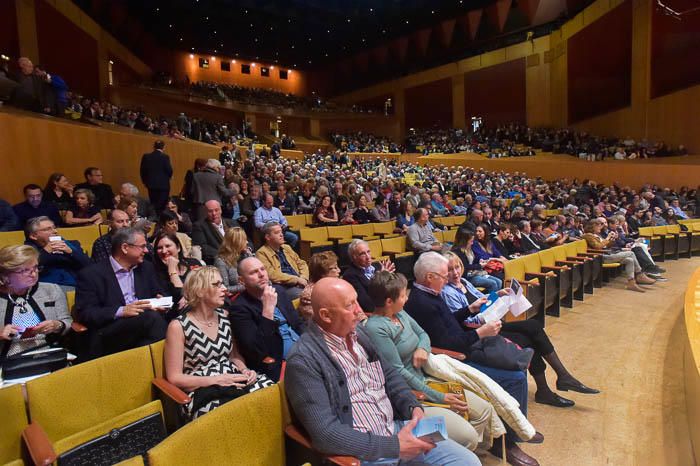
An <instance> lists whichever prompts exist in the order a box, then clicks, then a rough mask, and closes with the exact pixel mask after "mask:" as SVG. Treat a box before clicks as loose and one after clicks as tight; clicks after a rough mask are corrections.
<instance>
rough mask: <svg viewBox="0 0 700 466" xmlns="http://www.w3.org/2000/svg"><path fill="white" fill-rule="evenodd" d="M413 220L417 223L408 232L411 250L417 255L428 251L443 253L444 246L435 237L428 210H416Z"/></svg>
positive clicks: (421, 208)
mask: <svg viewBox="0 0 700 466" xmlns="http://www.w3.org/2000/svg"><path fill="white" fill-rule="evenodd" d="M413 218H414V219H415V222H414V223H413V225H411V226H410V227H408V229H407V230H406V239H407V242H408V244H409V245H410V247H411V249H413V251H415V252H416V254H422V253H424V252H428V251H442V249H443V247H444V246H443V244H442V243H440V242H439V241H438V240H437V239H435V235H433V230H434V227H433V225H432V223H430V215H429V213H428V210H427V209H425V208H423V207H420V208H418V209H416V212H415V213H414V214H413Z"/></svg>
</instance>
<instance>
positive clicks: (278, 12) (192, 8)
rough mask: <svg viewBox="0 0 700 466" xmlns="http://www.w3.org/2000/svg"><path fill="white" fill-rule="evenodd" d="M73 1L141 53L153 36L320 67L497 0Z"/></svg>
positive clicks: (174, 44)
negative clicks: (147, 37)
mask: <svg viewBox="0 0 700 466" xmlns="http://www.w3.org/2000/svg"><path fill="white" fill-rule="evenodd" d="M74 1H75V3H77V4H78V5H79V6H80V7H81V8H82V9H83V10H84V11H85V12H86V13H88V14H89V15H90V16H91V17H92V18H93V19H95V20H96V21H97V22H98V23H100V24H101V25H102V26H103V27H105V28H106V29H107V30H109V31H110V32H111V33H112V34H113V35H114V36H116V37H117V38H118V39H119V40H120V41H122V42H123V43H124V44H125V45H126V46H127V47H129V48H130V49H131V50H133V51H134V52H136V53H137V54H139V52H140V51H141V52H142V50H140V47H141V45H142V44H143V43H144V35H149V36H151V38H149V40H151V39H155V42H156V43H157V44H158V45H160V46H162V47H166V48H169V49H178V50H186V51H192V52H195V53H202V54H221V55H226V56H231V57H241V58H247V59H251V60H252V59H255V60H261V61H267V62H274V63H280V64H282V65H284V66H290V67H292V66H293V67H302V68H315V67H317V66H318V65H321V64H324V63H330V62H335V61H337V60H339V59H341V58H344V57H347V56H350V55H352V54H353V53H356V52H358V51H361V50H366V49H368V48H371V47H373V46H376V45H379V44H381V43H385V42H386V41H388V40H390V39H392V38H395V37H399V36H401V35H406V34H409V33H412V32H414V31H416V30H418V29H420V28H424V27H429V26H434V25H435V24H437V23H439V22H440V21H442V20H445V19H450V18H455V17H458V16H460V15H462V16H463V15H464V14H466V13H467V12H468V11H469V10H474V9H479V8H484V7H487V6H489V5H491V4H493V3H495V1H496V0H286V1H272V0H123V1H109V0H74ZM134 23H140V25H139V24H136V26H135V25H134Z"/></svg>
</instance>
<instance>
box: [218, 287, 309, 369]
mask: <svg viewBox="0 0 700 466" xmlns="http://www.w3.org/2000/svg"><path fill="white" fill-rule="evenodd" d="M273 286H274V287H275V289H276V290H277V307H278V308H279V310H280V311H281V312H282V314H283V315H284V317H285V319H287V323H288V324H289V325H290V326H291V327H292V328H293V329H294V331H295V332H297V333H298V334H299V335H301V334H302V333H303V332H304V329H305V325H304V321H303V320H301V319H300V318H299V315H298V314H297V311H296V310H295V309H294V306H293V305H292V302H291V301H290V300H289V298H287V295H286V293H285V291H284V288H283V287H280V286H278V285H273ZM229 319H230V320H231V327H233V335H234V338H235V339H236V343H237V344H238V349H239V351H240V352H241V355H242V356H243V359H245V362H246V364H247V366H248V367H250V368H252V369H254V370H256V371H257V372H260V373H264V374H265V375H267V376H268V377H270V378H271V379H272V380H274V381H277V380H279V377H280V369H281V368H282V350H283V343H282V336H281V335H280V332H279V323H278V322H277V321H275V320H270V319H268V318H265V317H263V315H262V301H260V300H258V299H256V298H254V297H253V296H251V295H250V294H248V293H247V292H245V291H244V292H243V293H241V294H240V295H239V296H238V298H236V300H235V301H234V302H233V303H232V304H231V305H230V309H229ZM268 356H270V357H271V358H273V359H274V360H275V363H274V364H263V362H262V360H263V359H265V358H266V357H268Z"/></svg>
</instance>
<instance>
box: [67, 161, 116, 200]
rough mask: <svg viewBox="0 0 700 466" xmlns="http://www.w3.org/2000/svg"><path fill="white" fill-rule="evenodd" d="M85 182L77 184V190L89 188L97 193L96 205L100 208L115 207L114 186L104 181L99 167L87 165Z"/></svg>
mask: <svg viewBox="0 0 700 466" xmlns="http://www.w3.org/2000/svg"><path fill="white" fill-rule="evenodd" d="M83 175H84V176H85V183H80V184H78V185H76V186H75V191H77V190H79V189H89V190H90V191H92V193H93V194H94V195H95V205H96V206H98V207H99V208H100V209H108V210H112V209H114V192H113V191H112V187H111V186H110V185H108V184H105V183H103V182H102V179H103V175H102V170H100V169H99V168H97V167H87V168H86V169H85V171H84V172H83Z"/></svg>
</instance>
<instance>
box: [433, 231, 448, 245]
mask: <svg viewBox="0 0 700 466" xmlns="http://www.w3.org/2000/svg"><path fill="white" fill-rule="evenodd" d="M433 236H434V237H435V239H436V240H437V241H438V242H440V243H444V242H445V237H444V236H443V234H442V231H440V230H434V231H433Z"/></svg>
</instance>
